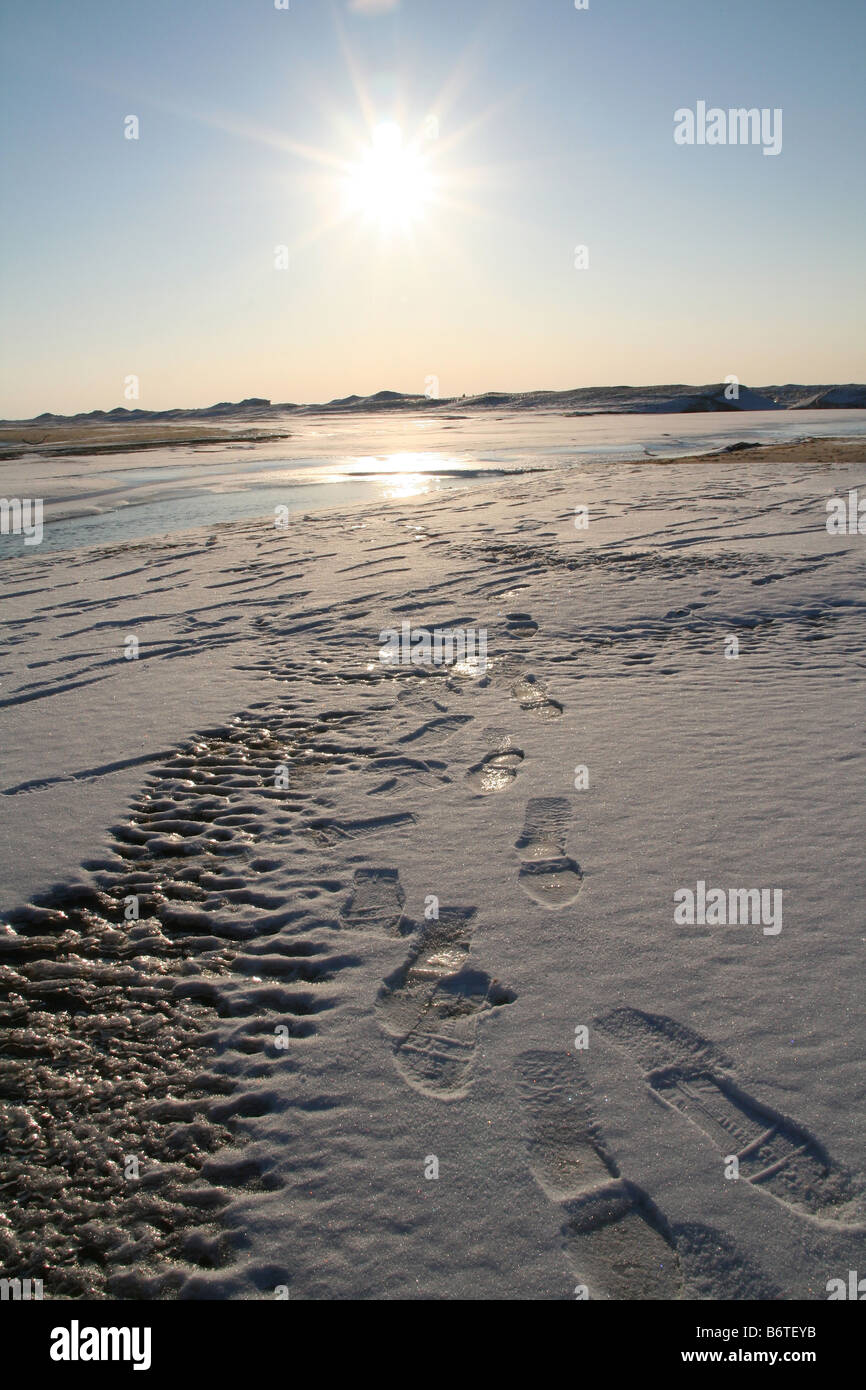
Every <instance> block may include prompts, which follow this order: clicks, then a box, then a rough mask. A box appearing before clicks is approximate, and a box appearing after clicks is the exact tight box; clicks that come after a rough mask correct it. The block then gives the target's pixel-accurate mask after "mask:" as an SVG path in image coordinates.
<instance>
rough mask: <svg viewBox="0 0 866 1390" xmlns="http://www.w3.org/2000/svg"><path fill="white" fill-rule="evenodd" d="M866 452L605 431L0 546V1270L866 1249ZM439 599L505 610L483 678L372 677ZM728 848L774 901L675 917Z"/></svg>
mask: <svg viewBox="0 0 866 1390" xmlns="http://www.w3.org/2000/svg"><path fill="white" fill-rule="evenodd" d="M864 472H866V470H864V467H863V466H862V465H844V466H841V465H839V466H806V465H802V464H793V463H783V464H779V463H772V464H771V463H761V462H758V461H755V460H754V459H749V457H748V455H744V456H739V457H737V456H734V457H732V458H727V459H723V460H716V461H713V462H710V463H700V464H697V463H677V464H667V463H653V464H651V465H638V464H634V463H630V464H604V465H599V464H597V463H593V464H582V463H578V462H574V463H572V464H571V465H570V466H569V467H554V468H552V469H551V471H548V472H546V473H545V474H544V475H543V476H539V475H522V476H515V477H513V478H506V479H502V478H499V479H497V480H496V482H495V483H486V484H481V483H479V484H478V485H476V486H473V487H470V488H467V489H465V490H463V491H461V492H459V493H453V494H444V493H438V494H435V495H432V496H425V497H418V498H409V499H406V500H392V501H391V502H389V503H388V504H387V505H383V504H382V503H380V502H377V503H375V504H372V505H368V506H364V507H361V508H358V509H356V510H354V511H351V512H340V511H331V512H321V513H318V514H316V515H306V516H304V515H293V517H292V519H291V522H290V525H289V527H288V529H287V530H280V529H278V528H276V527H274V525H273V521H272V520H268V519H264V520H256V521H245V522H240V523H236V524H231V525H221V526H219V527H217V528H216V529H210V530H206V531H200V532H188V533H185V534H184V535H182V536H176V537H170V536H169V537H162V538H158V539H152V540H148V541H142V542H139V543H136V544H127V545H122V546H115V547H110V548H107V547H104V548H101V549H100V548H96V549H83V550H78V551H68V552H63V553H57V552H55V553H52V554H49V553H42V554H39V553H37V554H30V555H27V556H25V557H23V558H20V559H8V560H5V561H4V562H3V566H2V572H3V590H4V601H3V610H2V619H3V654H2V660H0V704H2V706H3V721H4V722H3V777H2V788H0V791H2V795H0V867H2V876H0V881H2V896H0V912H2V914H3V916H4V918H5V920H6V922H8V923H9V924H10V929H9V930H7V931H6V932H5V933H4V934H3V935H0V947H2V954H0V971H2V976H0V979H2V982H3V983H2V988H0V995H2V999H3V1001H4V1004H3V1007H4V1010H6V1013H7V1017H8V1018H9V1020H10V1024H11V1026H12V1027H13V1029H14V1030H17V1031H15V1033H14V1038H15V1040H16V1048H15V1049H13V1051H12V1054H11V1055H12V1061H10V1062H9V1063H8V1064H7V1066H8V1068H10V1069H11V1071H10V1072H9V1074H10V1075H12V1076H13V1079H14V1080H15V1084H17V1085H20V1086H21V1088H22V1089H21V1096H20V1098H19V1100H18V1101H17V1102H15V1098H14V1095H13V1099H12V1101H9V1100H8V1099H7V1100H6V1101H4V1102H3V1108H4V1110H5V1112H6V1113H5V1114H4V1116H3V1120H4V1124H5V1128H6V1130H7V1133H8V1134H9V1135H11V1136H12V1137H11V1140H10V1145H11V1159H10V1164H11V1168H10V1170H9V1171H11V1174H12V1192H13V1195H12V1197H8V1194H7V1218H8V1219H7V1221H6V1222H5V1223H4V1224H3V1225H2V1226H0V1254H2V1256H3V1260H2V1263H3V1268H4V1271H5V1272H6V1273H9V1272H11V1271H12V1268H13V1267H14V1266H15V1265H16V1261H17V1267H19V1268H20V1269H21V1270H27V1271H29V1272H32V1273H36V1274H38V1273H40V1272H43V1273H44V1279H45V1285H46V1296H49V1297H50V1296H51V1295H52V1294H54V1295H55V1296H57V1295H58V1294H61V1293H64V1292H72V1293H83V1292H93V1293H96V1294H97V1295H100V1296H138V1297H141V1296H144V1297H152V1296H159V1295H160V1294H164V1293H165V1292H166V1291H168V1290H170V1289H174V1290H176V1291H177V1292H178V1293H179V1294H180V1296H182V1297H194V1298H195V1297H199V1298H200V1297H205V1298H258V1297H273V1296H275V1290H278V1289H279V1288H281V1287H285V1288H286V1289H287V1290H288V1293H289V1296H290V1297H291V1298H331V1297H363V1298H406V1297H425V1298H454V1297H468V1298H482V1299H487V1298H508V1299H510V1298H555V1299H559V1298H563V1299H565V1298H572V1297H574V1290H575V1288H576V1286H579V1285H585V1286H586V1287H587V1289H588V1291H589V1295H590V1297H592V1298H677V1297H686V1298H702V1299H719V1298H740V1299H750V1298H761V1299H774V1298H781V1299H792V1298H817V1299H821V1298H825V1297H826V1292H825V1286H826V1283H827V1280H828V1279H830V1278H836V1277H842V1278H846V1277H847V1272H848V1270H849V1269H857V1268H859V1267H860V1266H862V1260H863V1237H864V1233H866V1202H864V1171H863V1151H864V1145H863V1138H864V1133H863V1128H864V1121H863V1116H864V1105H863V1099H864V1096H863V1092H864V1075H866V1071H864V1051H866V1027H864V1023H866V1020H864V1002H863V991H862V986H861V983H860V982H861V980H862V970H863V957H864V942H866V931H864V926H866V923H864V913H863V903H864V900H866V894H864V867H863V854H862V845H863V830H864V822H863V785H864V778H863V772H864V752H863V734H862V731H863V708H864V700H863V696H864V679H866V658H864V639H866V600H864V596H863V594H864V591H863V577H864V556H866V538H864V537H863V536H859V535H852V536H840V537H837V536H830V535H828V533H827V531H826V528H825V519H826V511H825V499H826V498H827V497H828V496H831V495H833V496H844V495H845V494H846V493H847V490H848V489H849V488H853V487H859V488H860V489H861V495H866V476H864ZM583 505H586V506H588V508H589V517H590V523H589V527H588V529H586V530H580V529H577V528H576V527H575V524H574V519H575V512H574V509H575V508H576V507H579V506H583ZM404 620H408V621H410V622H411V623H412V625H413V626H414V627H415V628H418V627H426V628H428V629H432V628H434V627H439V628H449V627H462V628H466V627H475V628H483V629H486V632H487V635H488V652H489V657H490V665H489V668H488V670H487V671H486V673H484V674H483V675H479V674H478V673H477V672H472V671H469V672H459V671H456V670H454V669H452V668H438V669H435V668H431V667H418V668H413V667H411V666H409V667H396V668H388V667H387V666H384V665H383V664H382V663H381V662H380V660H379V657H378V650H379V634H380V630H381V629H384V628H390V627H399V626H400V623H401V622H402V621H404ZM131 634H132V635H135V636H137V638H138V640H139V643H140V654H139V658H138V659H137V660H127V659H125V658H124V655H123V644H124V640H125V639H126V638H127V637H128V636H129V635H131ZM731 635H735V636H737V638H738V639H739V657H738V658H737V659H726V656H725V649H726V639H728V638H729V637H730V636H731ZM581 766H585V767H586V768H587V769H588V776H589V785H588V787H587V788H586V789H581V790H579V789H576V787H575V769H576V768H578V767H581ZM283 767H285V768H287V769H288V775H287V778H285V777H284V778H283V779H282V780H283V781H286V780H287V783H288V785H287V786H282V785H279V782H280V769H281V768H283ZM700 880H703V881H705V882H706V883H707V885H708V886H710V885H712V886H722V887H724V888H726V889H727V888H778V889H781V890H782V891H783V895H784V921H783V928H782V930H781V932H780V933H779V934H778V935H769V934H765V933H764V932H763V931H762V929H761V926H760V925H744V926H703V927H702V926H698V925H696V926H692V927H689V926H685V927H684V926H677V925H676V924H675V922H674V893H675V892H676V891H677V890H678V889H680V888H683V887H692V888H694V887H695V885H696V883H697V882H698V881H700ZM130 893H132V894H136V895H138V896H139V897H140V900H141V907H142V912H141V921H139V922H138V923H136V924H133V923H130V922H127V921H125V920H124V919H123V911H122V903H123V900H124V898H125V896H127V895H128V894H130ZM431 895H434V896H435V897H436V899H438V904H439V916H438V920H437V919H435V918H432V917H428V918H426V919H425V905H426V906H427V908H428V912H429V911H430V898H431ZM580 1026H585V1027H586V1028H587V1029H588V1039H589V1045H588V1047H587V1048H586V1049H585V1050H580V1051H578V1050H576V1048H575V1045H574V1041H575V1030H576V1029H577V1028H578V1027H580ZM281 1028H284V1029H285V1030H286V1033H285V1035H284V1036H285V1037H286V1038H287V1041H288V1045H287V1046H286V1047H285V1048H283V1047H281V1046H279V1045H278V1041H280V1040H281V1037H282V1036H283V1035H281V1034H280V1032H279V1030H280V1029H281ZM58 1078H63V1080H62V1083H61V1081H60V1080H59V1079H58ZM5 1094H6V1095H7V1096H8V1095H9V1094H10V1092H9V1090H8V1086H7V1091H6V1092H5ZM58 1153H60V1154H63V1155H66V1158H65V1160H64V1161H66V1162H67V1163H68V1170H67V1171H68V1175H69V1176H68V1177H67V1178H63V1177H62V1175H61V1178H60V1179H58V1172H57V1154H58ZM130 1153H132V1154H135V1155H138V1156H139V1158H140V1177H139V1179H137V1180H136V1179H134V1180H129V1179H124V1177H123V1175H122V1171H121V1170H122V1166H123V1161H124V1156H125V1155H129V1154H130ZM733 1154H739V1155H740V1164H741V1173H740V1178H739V1180H737V1181H735V1180H731V1179H729V1178H726V1176H725V1161H726V1159H727V1158H728V1156H729V1155H733ZM433 1157H435V1158H436V1159H437V1160H438V1172H439V1176H438V1178H428V1177H425V1170H427V1171H428V1172H429V1171H430V1170H431V1160H432V1158H433ZM858 1261H859V1264H858Z"/></svg>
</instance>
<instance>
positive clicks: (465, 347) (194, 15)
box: [0, 0, 866, 418]
mask: <svg viewBox="0 0 866 1390" xmlns="http://www.w3.org/2000/svg"><path fill="white" fill-rule="evenodd" d="M864 49H866V5H864V4H863V3H862V0H820V3H817V0H816V3H809V0H761V3H760V4H757V5H756V4H755V3H754V0H726V3H724V4H715V3H709V0H699V2H698V3H696V0H658V3H655V4H653V3H649V0H589V9H588V10H576V9H575V8H574V3H573V0H531V3H530V0H398V2H397V3H394V0H291V6H290V8H289V9H288V10H278V9H276V8H275V5H274V0H183V3H178V0H147V2H146V3H143V0H139V2H138V3H135V4H117V3H116V0H110V2H109V0H76V3H74V4H65V3H60V0H29V3H28V4H27V5H18V6H15V7H13V6H7V7H6V9H5V11H4V13H3V15H2V60H0V61H2V82H0V112H2V115H0V120H2V128H3V129H2V141H0V147H2V155H0V164H2V175H3V186H4V189H5V194H6V196H5V198H4V204H5V206H4V215H3V218H2V219H0V259H2V300H3V306H4V307H3V310H2V314H3V321H4V332H3V347H2V360H0V368H2V382H0V416H3V417H5V418H24V417H29V416H31V415H34V414H38V413H40V412H41V411H44V410H50V411H55V412H61V413H71V412H75V411H79V410H92V409H110V408H112V407H114V406H117V405H125V406H130V407H133V406H136V405H137V406H140V407H142V408H145V409H163V408H166V407H169V406H176V405H184V406H192V405H208V404H211V403H213V402H215V401H217V400H239V399H241V398H242V397H245V396H252V395H256V396H267V397H269V398H270V399H272V400H273V401H323V400H327V399H330V398H332V397H336V396H342V395H346V394H349V393H350V392H358V393H363V394H366V393H368V392H373V391H377V390H380V389H383V388H390V389H395V390H402V391H418V392H423V391H424V390H425V385H429V384H430V379H431V378H433V377H435V378H437V379H438V385H439V390H440V391H441V394H442V395H453V394H461V393H467V394H470V393H475V392H478V391H484V390H488V389H496V390H529V389H532V388H539V387H548V388H566V387H573V386H585V385H604V384H624V383H631V384H641V383H651V382H705V381H720V380H722V379H723V378H724V377H725V376H727V375H728V374H731V373H733V374H736V375H737V376H738V377H739V378H740V380H742V381H744V382H746V383H749V384H755V385H762V384H769V383H781V382H786V381H800V382H833V381H852V380H860V381H864V380H866V346H864V333H863V325H864V321H866V314H864V308H866V303H864V301H866V294H864V285H866V270H864V254H863V243H864V226H866V193H864V178H863V166H864V158H863V154H864V148H866V85H864V83H863V80H862V60H863V53H864ZM698 101H706V102H707V104H708V106H710V107H712V106H718V107H721V108H723V109H725V110H727V109H728V108H729V107H741V106H744V107H758V108H770V109H775V108H781V109H782V112H783V126H782V130H783V143H782V150H781V153H780V154H779V155H778V156H775V157H773V156H767V155H764V154H763V152H762V149H761V147H760V146H738V145H721V146H713V147H711V146H708V145H703V146H700V145H693V146H680V145H677V144H676V143H675V142H674V138H673V131H674V112H675V111H676V110H677V109H679V108H684V107H690V108H692V109H694V108H695V106H696V103H697V102H698ZM130 115H134V116H136V117H137V118H138V121H139V132H138V133H139V138H138V139H137V140H136V139H127V138H125V120H126V118H127V117H128V116H130ZM395 126H398V127H399V128H400V131H401V132H402V140H403V144H402V147H399V139H398V137H397V136H396V134H395V132H394V127H395ZM383 130H384V132H385V135H384V143H383ZM376 131H378V132H379V133H378V135H375V137H374V132H376ZM374 138H375V141H376V149H377V150H378V151H380V154H381V151H383V150H384V152H385V153H384V155H382V158H383V159H384V165H383V166H381V165H374V166H370V165H369V164H368V163H365V161H368V160H369V158H370V156H369V153H368V151H369V148H370V144H371V140H373V139H374ZM395 141H396V142H397V144H395V143H394V142H395ZM395 149H396V151H397V153H396V155H393V151H394V150H395ZM389 150H390V151H392V153H390V154H389ZM378 157H379V156H375V158H378ZM394 158H396V160H397V163H396V164H395V163H393V159H394ZM389 159H391V160H392V163H391V164H389V163H388V161H389ZM359 166H360V169H361V173H360V174H359V173H358V172H357V171H358V168H359ZM371 167H372V168H373V172H372V173H371V172H370V169H371ZM353 170H354V171H355V172H354V173H353ZM365 170H366V173H365V172H364V171H365ZM377 171H378V172H377ZM386 211H387V213H388V216H387V217H386V216H385V215H384V213H385V212H386ZM578 245H584V246H586V247H587V248H588V253H589V267H588V268H587V269H576V268H575V248H576V247H577V246H578ZM283 246H285V247H287V248H288V268H278V267H277V264H276V260H277V252H276V248H278V247H283ZM131 376H135V377H137V378H138V382H139V392H140V394H139V397H138V399H137V400H136V399H133V398H129V397H125V395H124V384H125V382H126V381H127V379H128V378H130V377H131ZM431 389H433V388H432V386H431Z"/></svg>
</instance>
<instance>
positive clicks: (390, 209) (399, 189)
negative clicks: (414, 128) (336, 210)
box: [345, 121, 432, 232]
mask: <svg viewBox="0 0 866 1390" xmlns="http://www.w3.org/2000/svg"><path fill="white" fill-rule="evenodd" d="M345 191H346V199H347V211H348V212H349V213H355V214H359V215H360V216H361V217H362V218H363V219H364V220H365V221H366V222H370V223H373V224H376V225H378V226H379V228H380V229H381V230H382V231H386V232H393V231H408V230H409V228H410V227H411V226H412V224H413V223H414V222H417V221H418V220H419V218H421V217H422V216H423V214H424V212H425V210H426V207H427V205H428V203H429V202H430V200H431V198H432V179H431V175H430V171H429V169H428V166H427V161H426V159H425V158H424V156H423V155H422V154H421V153H420V151H419V150H418V148H417V147H413V146H410V145H407V144H406V143H405V142H404V139H403V132H402V130H401V129H400V127H399V125H397V124H396V123H395V122H394V121H385V122H383V123H382V124H381V125H377V126H376V127H375V129H374V130H373V132H372V137H371V143H370V145H369V148H367V149H366V150H365V151H364V152H363V155H362V157H361V159H360V160H359V161H358V162H357V163H356V164H353V165H351V167H350V168H349V171H348V175H347V178H346V190H345Z"/></svg>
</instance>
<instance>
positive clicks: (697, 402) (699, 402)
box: [0, 382, 866, 427]
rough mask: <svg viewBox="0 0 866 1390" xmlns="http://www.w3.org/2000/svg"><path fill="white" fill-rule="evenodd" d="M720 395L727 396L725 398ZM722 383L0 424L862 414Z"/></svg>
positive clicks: (865, 400) (240, 404)
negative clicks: (418, 414)
mask: <svg viewBox="0 0 866 1390" xmlns="http://www.w3.org/2000/svg"><path fill="white" fill-rule="evenodd" d="M726 392H727V393H728V394H727V395H726ZM729 395H730V388H729V387H726V385H725V383H724V382H720V383H715V384H712V385H706V386H686V385H672V386H583V387H577V388H575V389H573V390H565V391H487V392H484V393H482V394H480V395H476V396H441V397H429V396H426V395H423V394H417V395H412V394H409V393H406V392H402V391H387V390H385V391H377V392H375V393H374V394H373V395H370V396H357V395H351V396H342V397H338V398H337V399H335V400H331V401H325V402H323V403H321V404H318V405H313V404H296V403H294V402H291V401H284V402H281V403H274V402H272V401H269V400H267V399H266V398H264V397H261V396H250V397H247V398H246V399H245V400H242V401H218V402H217V403H216V404H215V405H209V406H192V407H180V406H177V407H174V408H172V409H169V410H143V409H140V408H134V409H128V408H126V407H125V406H115V408H114V409H113V410H89V411H80V412H79V413H78V414H75V415H56V414H52V413H51V412H49V411H45V412H43V414H41V415H36V416H34V417H33V418H32V419H29V420H21V419H19V420H2V421H0V424H2V425H22V426H29V427H37V426H39V425H54V424H65V423H76V424H85V423H93V424H97V425H99V424H105V425H111V424H112V423H122V424H130V423H133V422H135V421H137V420H149V421H159V420H166V421H171V420H220V419H228V418H236V419H253V420H268V419H270V418H272V417H273V416H275V415H285V414H288V413H292V414H303V415H321V414H342V413H359V414H360V413H364V412H377V411H399V410H419V409H421V410H442V409H448V408H453V407H455V406H456V407H459V409H460V410H461V411H464V410H478V411H487V410H555V411H560V412H562V413H565V414H570V415H606V414H614V415H619V414H636V415H682V414H695V413H704V412H711V411H719V412H722V411H725V412H730V411H743V410H866V385H864V384H862V383H859V382H849V383H847V384H845V385H838V384H837V385H823V386H820V385H819V386H816V385H811V386H809V385H793V384H790V383H789V384H788V385H785V386H759V387H754V388H753V387H749V386H745V385H743V384H742V383H741V384H740V385H739V386H738V388H737V397H736V399H729V398H728V396H729Z"/></svg>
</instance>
